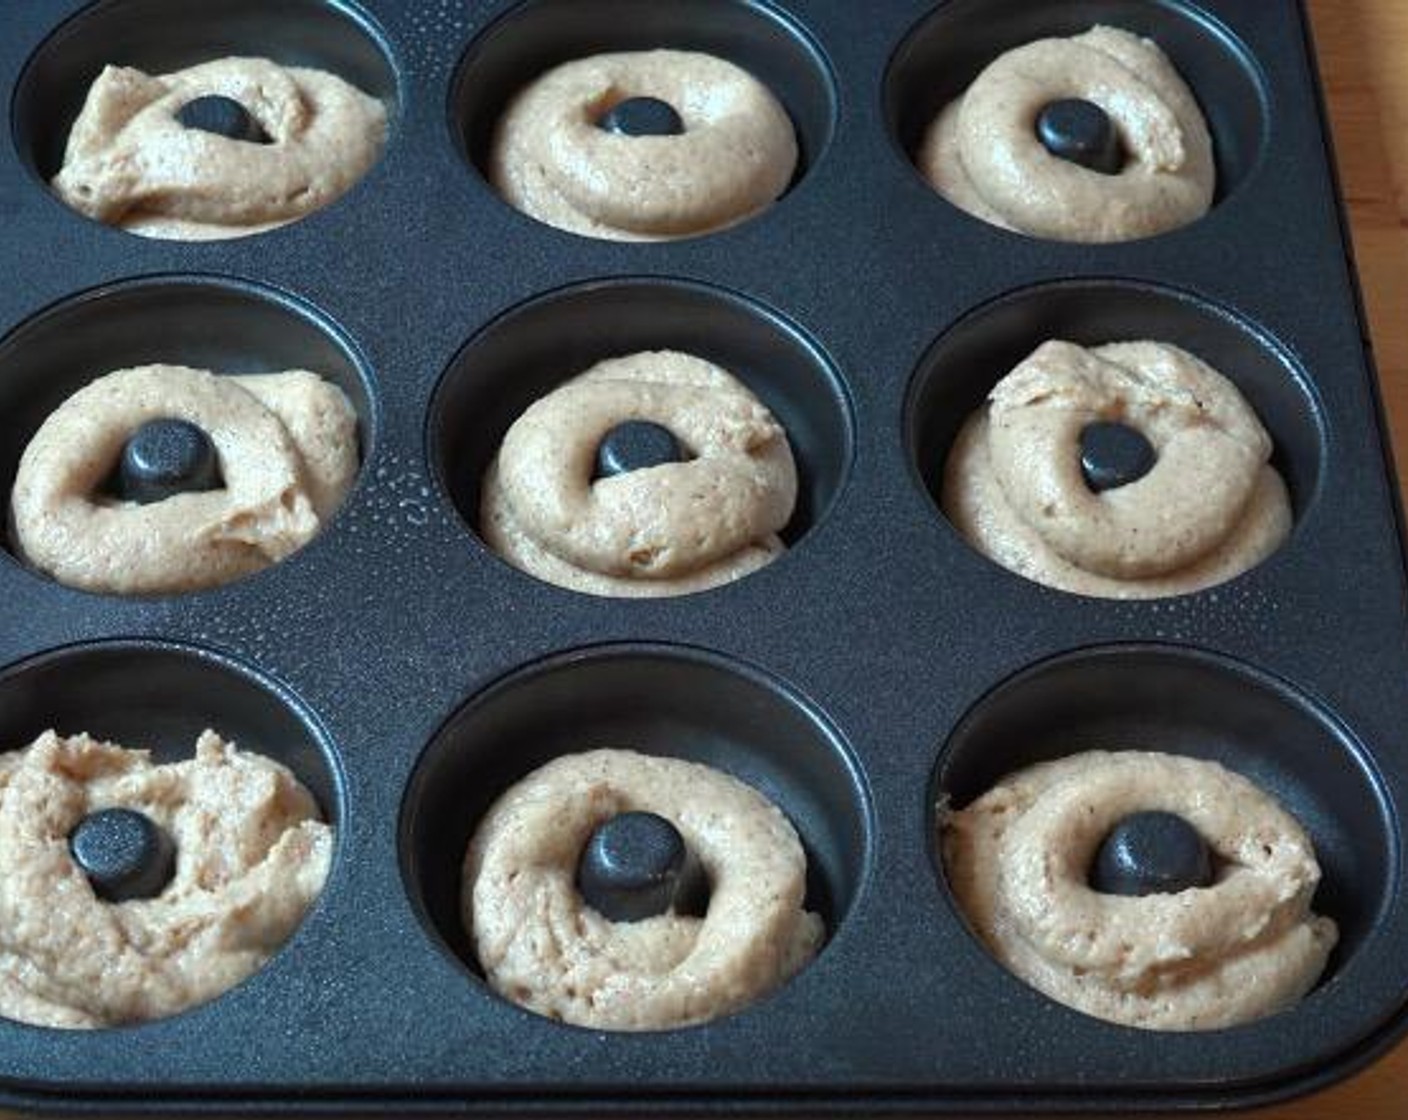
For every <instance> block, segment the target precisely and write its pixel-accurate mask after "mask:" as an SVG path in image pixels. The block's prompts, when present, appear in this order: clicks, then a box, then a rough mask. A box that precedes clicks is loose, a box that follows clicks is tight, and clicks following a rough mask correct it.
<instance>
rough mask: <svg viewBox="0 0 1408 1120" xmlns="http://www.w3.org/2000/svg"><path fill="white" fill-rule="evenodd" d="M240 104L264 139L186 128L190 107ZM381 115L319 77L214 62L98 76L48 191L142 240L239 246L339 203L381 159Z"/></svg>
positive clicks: (252, 63) (264, 63) (261, 61)
mask: <svg viewBox="0 0 1408 1120" xmlns="http://www.w3.org/2000/svg"><path fill="white" fill-rule="evenodd" d="M209 95H220V96H224V97H228V98H230V99H232V100H234V101H238V102H239V103H240V104H241V105H243V106H244V108H245V110H246V111H247V112H248V113H249V114H250V116H251V117H253V118H254V119H255V120H256V121H258V122H259V125H260V127H262V128H263V130H264V132H265V133H266V134H267V135H268V136H269V137H270V138H271V140H272V141H273V142H272V143H269V144H256V143H251V142H247V141H243V140H232V139H230V138H228V137H225V136H217V135H215V134H213V133H209V132H203V131H200V130H199V129H190V128H186V127H185V126H184V125H182V124H181V122H180V121H179V120H178V119H177V116H176V114H177V113H179V112H180V110H181V107H182V106H183V105H185V104H186V102H188V101H193V100H195V99H196V98H199V97H205V96H209ZM385 143H386V107H385V106H384V105H382V103H381V102H380V101H378V100H377V99H376V98H374V97H369V96H367V95H366V94H364V93H362V92H361V91H360V90H358V89H357V88H355V87H354V86H351V85H349V84H348V83H347V82H345V81H343V80H342V79H341V78H338V77H337V76H335V75H333V74H328V73H325V72H323V71H321V70H307V69H301V68H298V67H287V66H280V65H279V64H278V63H275V62H271V61H269V60H268V59H265V58H222V59H217V60H215V61H212V62H205V63H201V64H200V65H198V66H191V67H189V68H187V69H185V70H178V71H176V72H175V73H172V74H162V75H159V76H155V77H154V76H152V75H149V74H144V73H143V72H142V71H140V70H134V69H132V68H130V67H120V66H107V67H105V68H104V69H103V72H102V73H101V74H99V75H98V78H97V80H96V81H95V82H94V83H93V85H92V87H91V88H90V89H89V91H88V98H87V100H86V101H85V102H84V105H83V109H82V111H81V112H80V113H79V115H78V119H77V120H76V121H74V124H73V129H72V131H71V132H70V133H69V138H68V147H67V149H66V151H65V153H64V162H63V167H62V169H61V170H60V171H59V173H58V174H57V175H56V176H55V177H54V184H53V185H54V189H55V191H57V192H58V195H59V197H60V198H62V199H63V200H64V201H65V202H66V203H68V205H70V206H72V207H73V208H74V209H75V210H78V211H79V212H80V213H82V214H85V215H87V216H88V217H90V218H94V219H96V220H98V221H100V222H106V223H107V224H109V225H115V226H121V227H122V228H123V229H126V230H130V231H131V232H133V233H139V234H142V235H143V236H146V237H160V238H168V239H173V240H183V241H203V240H213V239H218V238H227V237H243V236H245V235H247V234H251V233H259V232H261V231H263V230H267V229H272V228H274V227H276V226H281V225H286V224H287V223H289V222H292V221H296V220H297V219H299V218H302V217H304V216H305V215H307V214H310V213H312V212H313V211H314V210H318V209H321V208H322V207H324V206H326V205H328V203H330V202H333V201H335V200H336V199H338V198H340V197H341V196H342V195H343V194H345V193H346V192H347V191H348V190H350V189H351V187H352V186H353V185H354V184H355V183H356V182H357V181H358V180H359V179H361V178H362V176H363V175H365V174H366V173H367V171H368V170H369V169H370V168H371V166H372V164H374V163H375V162H376V161H377V159H378V158H379V157H380V155H381V151H382V148H383V147H384V145H385Z"/></svg>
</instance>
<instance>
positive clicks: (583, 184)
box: [489, 50, 797, 241]
mask: <svg viewBox="0 0 1408 1120" xmlns="http://www.w3.org/2000/svg"><path fill="white" fill-rule="evenodd" d="M633 97H653V98H655V99H657V100H660V101H665V102H668V103H669V104H670V106H671V107H672V108H674V110H675V111H676V113H678V114H679V116H680V118H681V120H682V122H683V124H684V128H685V131H684V132H683V133H681V134H680V135H678V136H617V135H614V134H612V133H609V132H607V131H604V130H603V129H601V128H598V127H597V123H596V122H597V121H598V119H599V118H600V117H601V116H602V115H603V114H604V113H606V112H607V111H609V110H610V109H611V108H612V107H613V106H614V105H616V104H617V103H619V102H621V101H625V100H628V99H630V98H633ZM796 166H797V139H796V135H795V133H794V132H793V128H792V120H791V118H790V117H789V116H788V115H787V111H786V110H785V109H784V108H783V107H782V106H781V105H780V104H779V103H778V101H777V99H776V98H775V97H774V96H773V95H772V93H771V92H770V91H769V90H768V88H767V87H766V86H764V85H763V84H762V83H761V82H759V81H758V80H757V79H755V78H754V77H752V75H750V74H749V73H748V72H747V71H745V70H742V69H740V68H739V67H737V66H735V65H734V64H733V63H731V62H727V61H725V60H724V59H721V58H715V57H713V56H712V55H707V54H700V53H697V52H690V51H671V50H655V51H638V52H623V53H618V54H600V55H594V56H592V57H590V58H584V59H579V60H577V61H575V62H568V63H565V64H563V65H561V66H558V67H556V68H555V69H553V70H550V71H548V72H547V73H546V74H544V75H543V76H542V77H540V78H538V79H537V80H536V81H534V82H532V83H531V84H530V85H528V86H527V87H526V88H525V89H524V90H523V91H522V92H520V93H519V94H518V95H517V97H515V98H514V100H513V101H512V102H511V103H510V105H509V107H508V109H507V110H505V112H504V115H503V117H502V119H501V120H500V122H499V128H498V132H497V135H496V138H495V142H494V149H493V154H492V157H491V162H490V169H489V170H490V178H491V179H492V181H493V184H494V187H495V189H496V190H498V192H499V193H500V194H501V195H503V197H504V198H505V199H506V200H507V201H508V202H510V203H512V204H513V205H514V206H515V207H517V208H518V209H519V210H522V211H523V212H524V213H525V214H528V215H530V216H532V217H534V218H537V219H538V220H539V221H542V222H546V223H547V224H549V225H552V226H556V227H558V228H559V229H565V230H568V231H570V232H572V233H580V234H585V235H587V236H589V237H601V238H609V239H612V240H618V241H657V240H666V239H670V238H677V237H691V236H694V235H696V234H701V233H709V232H712V231H714V230H719V229H724V228H726V227H728V226H731V225H734V224H736V223H738V222H741V221H743V220H744V219H745V218H749V217H751V216H753V215H754V214H756V213H757V212H758V211H760V210H763V209H765V208H766V207H768V206H770V205H771V204H772V203H773V202H774V201H775V200H776V199H777V198H778V197H780V196H781V195H782V193H783V192H784V191H785V190H786V189H787V186H788V184H789V183H790V182H791V181H792V174H793V172H794V171H795V169H796Z"/></svg>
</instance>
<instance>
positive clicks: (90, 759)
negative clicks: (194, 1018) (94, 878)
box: [0, 731, 332, 1027]
mask: <svg viewBox="0 0 1408 1120" xmlns="http://www.w3.org/2000/svg"><path fill="white" fill-rule="evenodd" d="M114 807H120V808H125V809H135V810H137V811H139V812H141V813H143V814H144V815H146V816H147V817H148V818H149V819H150V820H152V821H153V822H154V823H155V824H157V825H158V826H160V827H161V828H162V829H164V830H165V831H166V832H167V833H168V834H169V835H170V836H171V838H172V839H173V840H174V842H175V845H176V864H175V872H174V876H173V878H172V879H171V881H170V883H169V884H167V886H166V888H165V889H164V890H163V891H162V892H161V893H160V894H158V895H157V896H156V897H154V898H146V899H134V900H131V901H127V902H121V903H109V902H104V901H102V900H101V899H99V898H98V897H97V895H95V894H94V892H93V889H92V887H91V886H90V885H89V883H88V880H87V878H86V877H85V875H84V873H83V871H82V870H81V869H80V868H79V867H78V866H77V864H76V863H75V862H74V859H73V857H72V856H71V855H70V852H69V834H70V833H71V832H72V831H73V829H74V827H75V826H76V825H78V823H79V822H80V821H81V820H82V819H83V818H84V817H85V816H86V815H88V814H89V813H92V812H95V811H98V810H101V809H108V808H114ZM331 855H332V831H331V829H330V828H329V827H328V826H327V825H326V824H324V823H323V822H322V821H321V820H320V819H319V815H318V810H317V806H316V805H315V804H314V802H313V799H312V798H311V797H310V796H309V794H308V792H307V791H306V790H305V789H304V788H303V787H302V786H301V785H300V784H299V783H298V782H297V781H296V780H295V779H294V777H293V776H292V775H291V774H290V773H289V772H288V771H287V770H286V769H284V767H282V766H280V765H279V764H278V763H276V762H274V761H272V760H270V759H267V758H264V757H261V756H259V755H255V754H249V753H246V752H241V751H238V750H236V749H235V747H234V746H233V745H232V744H227V743H226V742H224V741H223V740H222V739H221V738H220V737H219V736H218V735H216V734H215V733H214V732H212V731H206V732H205V733H203V734H202V735H201V736H200V739H199V741H198V742H197V744H196V751H195V757H194V758H193V759H191V760H188V761H185V762H179V763H172V764H168V765H163V766H158V765H154V764H153V763H152V762H151V761H150V759H149V757H148V755H147V752H145V751H138V750H126V749H124V748H122V747H119V746H117V745H116V744H113V743H101V742H98V741H96V740H94V739H91V738H89V737H88V736H87V735H77V736H73V737H72V738H61V737H60V736H58V735H56V734H55V733H54V732H52V731H47V732H45V733H44V734H43V735H41V736H40V737H39V738H38V739H37V740H35V742H34V743H33V744H31V745H30V746H29V747H28V748H26V749H25V750H22V751H12V752H10V753H8V754H4V755H0V861H3V864H4V867H5V869H6V871H5V874H4V875H3V876H0V1015H3V1016H5V1017H6V1018H9V1019H18V1020H20V1021H22V1022H26V1023H33V1024H36V1025H40V1026H49V1027H108V1026H117V1025H121V1024H126V1023H135V1022H141V1021H145V1020H149V1019H158V1018H162V1017H164V1016H167V1015H174V1014H176V1013H177V1012H179V1011H183V1010H185V1009H186V1008H188V1007H193V1006H195V1005H197V1004H200V1003H204V1002H206V1001H207V1000H210V999H213V998H215V997H216V996H218V995H220V994H221V993H222V992H224V991H226V990H227V989H229V988H231V987H233V986H234V985H235V984H237V983H239V982H240V981H241V980H243V979H245V978H246V977H247V976H249V975H251V974H252V973H254V972H256V971H257V970H258V969H259V968H260V967H261V966H262V965H263V964H264V963H265V961H267V960H268V959H269V957H270V956H272V955H273V954H274V953H275V952H276V951H277V950H278V948H279V947H280V946H281V945H282V944H283V943H284V941H286V940H287V939H288V937H289V936H291V935H292V933H293V931H294V930H295V929H296V928H297V926H298V924H299V923H300V922H301V921H302V919H303V915H304V913H305V912H306V910H307V909H308V907H309V906H310V905H312V903H313V901H314V899H316V898H317V896H318V894H319V892H320V891H321V890H322V886H323V882H324V880H325V878H326V877H327V871H328V865H329V862H330V860H331Z"/></svg>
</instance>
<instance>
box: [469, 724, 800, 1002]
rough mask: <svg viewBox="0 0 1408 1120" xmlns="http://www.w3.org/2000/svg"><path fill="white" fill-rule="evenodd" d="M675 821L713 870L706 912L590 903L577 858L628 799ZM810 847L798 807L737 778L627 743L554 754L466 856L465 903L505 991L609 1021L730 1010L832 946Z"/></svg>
mask: <svg viewBox="0 0 1408 1120" xmlns="http://www.w3.org/2000/svg"><path fill="white" fill-rule="evenodd" d="M631 811H645V812H651V813H656V814H658V815H660V816H663V817H665V818H666V819H668V820H669V821H671V822H672V823H673V824H674V826H675V827H676V828H677V829H678V830H679V831H680V833H681V835H682V836H683V837H684V840H685V842H686V844H687V845H688V846H689V848H690V850H691V851H693V853H694V854H695V855H696V856H697V857H698V859H699V860H700V862H701V863H702V865H703V867H704V870H705V871H706V872H707V874H708V877H709V883H710V897H709V904H708V912H707V913H706V914H705V916H704V917H703V918H697V917H689V916H686V915H681V914H677V913H675V912H674V911H673V910H670V911H667V912H666V913H664V914H661V915H658V916H656V917H653V918H647V919H645V920H643V921H638V922H611V921H608V920H607V919H606V918H604V917H602V916H601V915H600V914H599V913H597V912H596V911H595V910H593V909H591V908H590V907H589V906H587V904H586V903H585V902H584V901H583V899H582V897H581V895H580V894H579V893H578V892H577V889H576V886H575V872H576V868H577V862H578V859H579V857H580V855H581V851H582V849H583V847H584V846H585V845H586V843H587V840H588V839H589V837H590V836H591V834H592V832H593V830H594V829H595V828H596V827H597V826H598V825H600V824H602V823H603V822H605V821H606V820H609V819H610V818H611V817H613V816H615V815H617V814H618V813H622V812H631ZM805 889H806V856H805V854H804V852H803V851H802V846H801V843H800V841H799V840H798V839H797V833H796V831H795V830H794V829H793V828H792V825H791V824H790V823H789V822H788V820H787V818H786V817H785V816H783V814H782V813H781V812H780V811H779V810H778V809H777V808H776V807H775V806H773V805H772V804H771V803H770V802H769V801H768V800H767V799H766V798H764V797H763V796H762V795H761V794H759V793H758V792H757V791H756V790H754V789H752V788H751V787H750V786H747V785H744V784H743V783H742V782H739V781H738V780H737V779H734V778H731V777H729V776H728V775H726V774H724V773H722V772H720V771H718V770H714V769H712V768H710V767H707V766H702V765H699V764H697V763H692V762H684V761H680V760H677V759H669V758H656V757H651V756H647V755H642V754H637V753H635V752H633V751H626V750H598V751H591V752H588V753H585V754H578V755H568V756H565V757H562V758H559V759H556V760H554V761H553V762H550V763H549V764H548V765H546V766H544V767H542V768H541V769H539V770H536V771H534V772H533V773H532V774H530V775H529V776H528V777H527V778H525V779H523V780H522V781H521V782H519V783H518V784H517V785H515V786H514V787H512V788H511V789H510V790H509V791H508V792H506V793H505V794H504V795H503V796H502V797H500V798H499V800H498V801H497V802H496V803H495V804H494V806H493V807H492V808H491V809H490V810H489V813H488V814H487V815H486V816H485V818H484V820H483V821H482V822H481V823H480V825H479V827H478V829H477V830H476V832H475V835H474V838H473V839H472V840H471V842H470V845H469V849H468V851H467V853H466V856H465V864H464V893H463V896H462V899H463V909H464V924H465V929H466V930H468V931H469V933H470V937H471V940H472V942H473V944H474V946H475V950H476V953H477V955H478V959H479V963H480V965H481V966H482V967H483V969H484V972H485V975H486V976H487V978H488V980H489V983H490V984H491V985H492V986H493V988H494V989H495V990H496V991H498V992H499V993H500V994H502V995H504V996H506V997H507V998H509V999H511V1000H513V1001H514V1002H516V1003H519V1004H521V1005H523V1006H525V1007H527V1008H529V1009H530V1010H532V1011H535V1012H537V1013H539V1014H541V1015H548V1016H551V1017H553V1018H558V1019H562V1020H564V1021H565V1022H569V1023H575V1024H577V1025H579V1026H586V1027H594V1028H600V1029H608V1030H662V1029H666V1028H668V1027H677V1026H684V1025H687V1024H691V1023H700V1022H704V1021H706V1020H708V1019H713V1018H717V1017H718V1016H721V1015H726V1014H729V1013H731V1012H733V1011H736V1010H738V1009H739V1008H741V1007H743V1006H744V1005H745V1004H747V1003H750V1002H752V1001H754V1000H756V999H759V998H761V997H762V996H763V995H765V994H767V993H768V992H770V991H772V990H773V989H775V988H777V987H778V986H779V985H781V984H782V983H784V982H785V981H786V980H787V979H789V978H790V977H791V976H793V975H794V974H795V973H796V972H797V971H799V970H800V969H801V968H802V967H803V965H805V964H806V963H807V962H808V961H809V960H810V959H811V958H812V957H813V956H814V955H815V954H816V952H817V950H818V949H819V948H820V945H821V942H822V939H823V937H824V933H825V931H824V927H823V925H822V921H821V919H820V918H819V917H818V916H817V915H815V914H811V913H808V912H807V911H805V910H804V909H803V908H802V907H803V898H804V895H805Z"/></svg>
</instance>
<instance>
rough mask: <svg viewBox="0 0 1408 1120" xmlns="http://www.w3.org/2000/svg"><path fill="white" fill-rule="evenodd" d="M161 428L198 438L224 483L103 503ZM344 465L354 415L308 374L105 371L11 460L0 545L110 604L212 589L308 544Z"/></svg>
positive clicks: (353, 456)
mask: <svg viewBox="0 0 1408 1120" xmlns="http://www.w3.org/2000/svg"><path fill="white" fill-rule="evenodd" d="M161 418H176V419H182V420H187V421H189V422H191V423H193V424H195V425H196V426H198V427H199V428H201V429H202V430H203V431H204V432H205V433H206V434H207V436H208V437H209V439H210V440H211V442H212V443H213V444H214V446H215V449H216V452H217V454H218V456H219V460H220V471H221V473H222V475H223V480H224V485H223V486H222V487H220V488H218V489H214V490H206V491H200V492H195V493H183V494H176V495H173V496H172V497H169V498H166V499H165V500H163V501H159V502H154V503H152V504H149V505H138V504H135V503H133V502H127V501H122V500H119V499H118V498H115V497H113V496H111V495H109V494H108V493H106V492H105V489H104V488H105V486H106V484H107V482H108V479H109V478H110V476H111V475H112V473H113V469H114V466H115V465H116V463H117V461H118V459H119V457H120V456H121V454H122V450H123V447H124V445H125V444H126V442H127V440H128V439H129V438H130V437H131V436H132V434H133V432H135V431H136V430H137V429H138V428H139V427H140V426H141V425H142V424H144V423H146V422H148V421H151V420H155V419H161ZM357 466H358V453H357V418H356V414H355V413H354V412H353V410H352V406H351V404H350V403H349V402H348V400H347V398H346V396H344V395H343V393H342V391H341V390H340V389H338V388H337V387H336V386H334V385H331V384H329V383H328V382H326V381H324V380H323V379H322V378H320V377H319V376H318V375H317V374H314V373H309V372H308V371H306V370H294V371H290V372H287V373H279V374H262V375H256V376H248V377H222V376H218V375H216V374H213V373H209V372H207V371H205V370H195V369H189V368H187V367H185V366H168V365H152V366H138V367H135V368H133V369H123V370H117V371H116V372H114V373H110V374H108V375H106V376H105V377H100V378H98V380H96V381H94V382H92V383H91V384H89V385H87V386H85V387H84V388H82V389H80V390H79V391H78V392H77V393H75V394H74V395H73V396H71V397H69V398H68V400H66V401H65V402H64V403H63V404H61V405H60V406H59V407H58V408H57V409H56V410H55V411H54V412H53V413H52V414H50V416H49V418H48V419H47V420H45V422H44V423H43V425H42V426H41V427H40V429H39V431H38V432H36V433H35V435H34V437H33V438H32V439H31V440H30V442H29V446H28V447H26V448H25V451H24V455H23V456H22V457H21V459H20V464H19V470H18V473H17V474H16V477H15V487H14V492H13V494H12V497H11V507H12V515H13V523H14V534H13V537H14V540H15V543H16V545H17V548H18V551H19V552H20V554H21V555H22V557H23V558H24V559H25V560H26V561H28V562H29V563H30V564H32V565H34V567H36V568H38V569H39V570H40V571H43V572H45V573H46V574H48V575H50V576H52V577H53V578H54V579H56V580H58V581H59V582H60V583H64V584H67V585H68V586H70V587H78V588H82V589H84V590H87V591H101V592H109V593H113V594H119V595H151V594H162V593H168V592H175V591H194V590H199V589H201V588H206V587H214V586H216V585H218V584H221V583H227V582H229V581H230V580H233V579H237V578H239V577H240V576H244V575H248V574H250V573H252V572H257V571H259V570H261V569H263V568H266V567H268V566H269V565H270V564H272V563H275V562H276V561H279V560H282V559H284V558H285V557H286V556H288V555H289V554H290V553H292V552H294V551H296V550H297V549H299V548H301V547H303V545H305V544H307V543H308V542H309V541H310V540H312V539H313V537H314V536H315V535H316V534H317V533H318V531H319V530H320V529H321V528H322V526H323V525H324V524H325V523H326V521H327V520H328V519H329V518H330V517H331V516H332V514H333V513H334V512H335V511H336V509H337V507H338V506H339V505H340V504H341V503H342V499H343V498H344V497H345V496H346V494H347V491H348V490H349V489H350V488H351V485H352V481H353V479H354V477H355V476H356V473H357Z"/></svg>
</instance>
